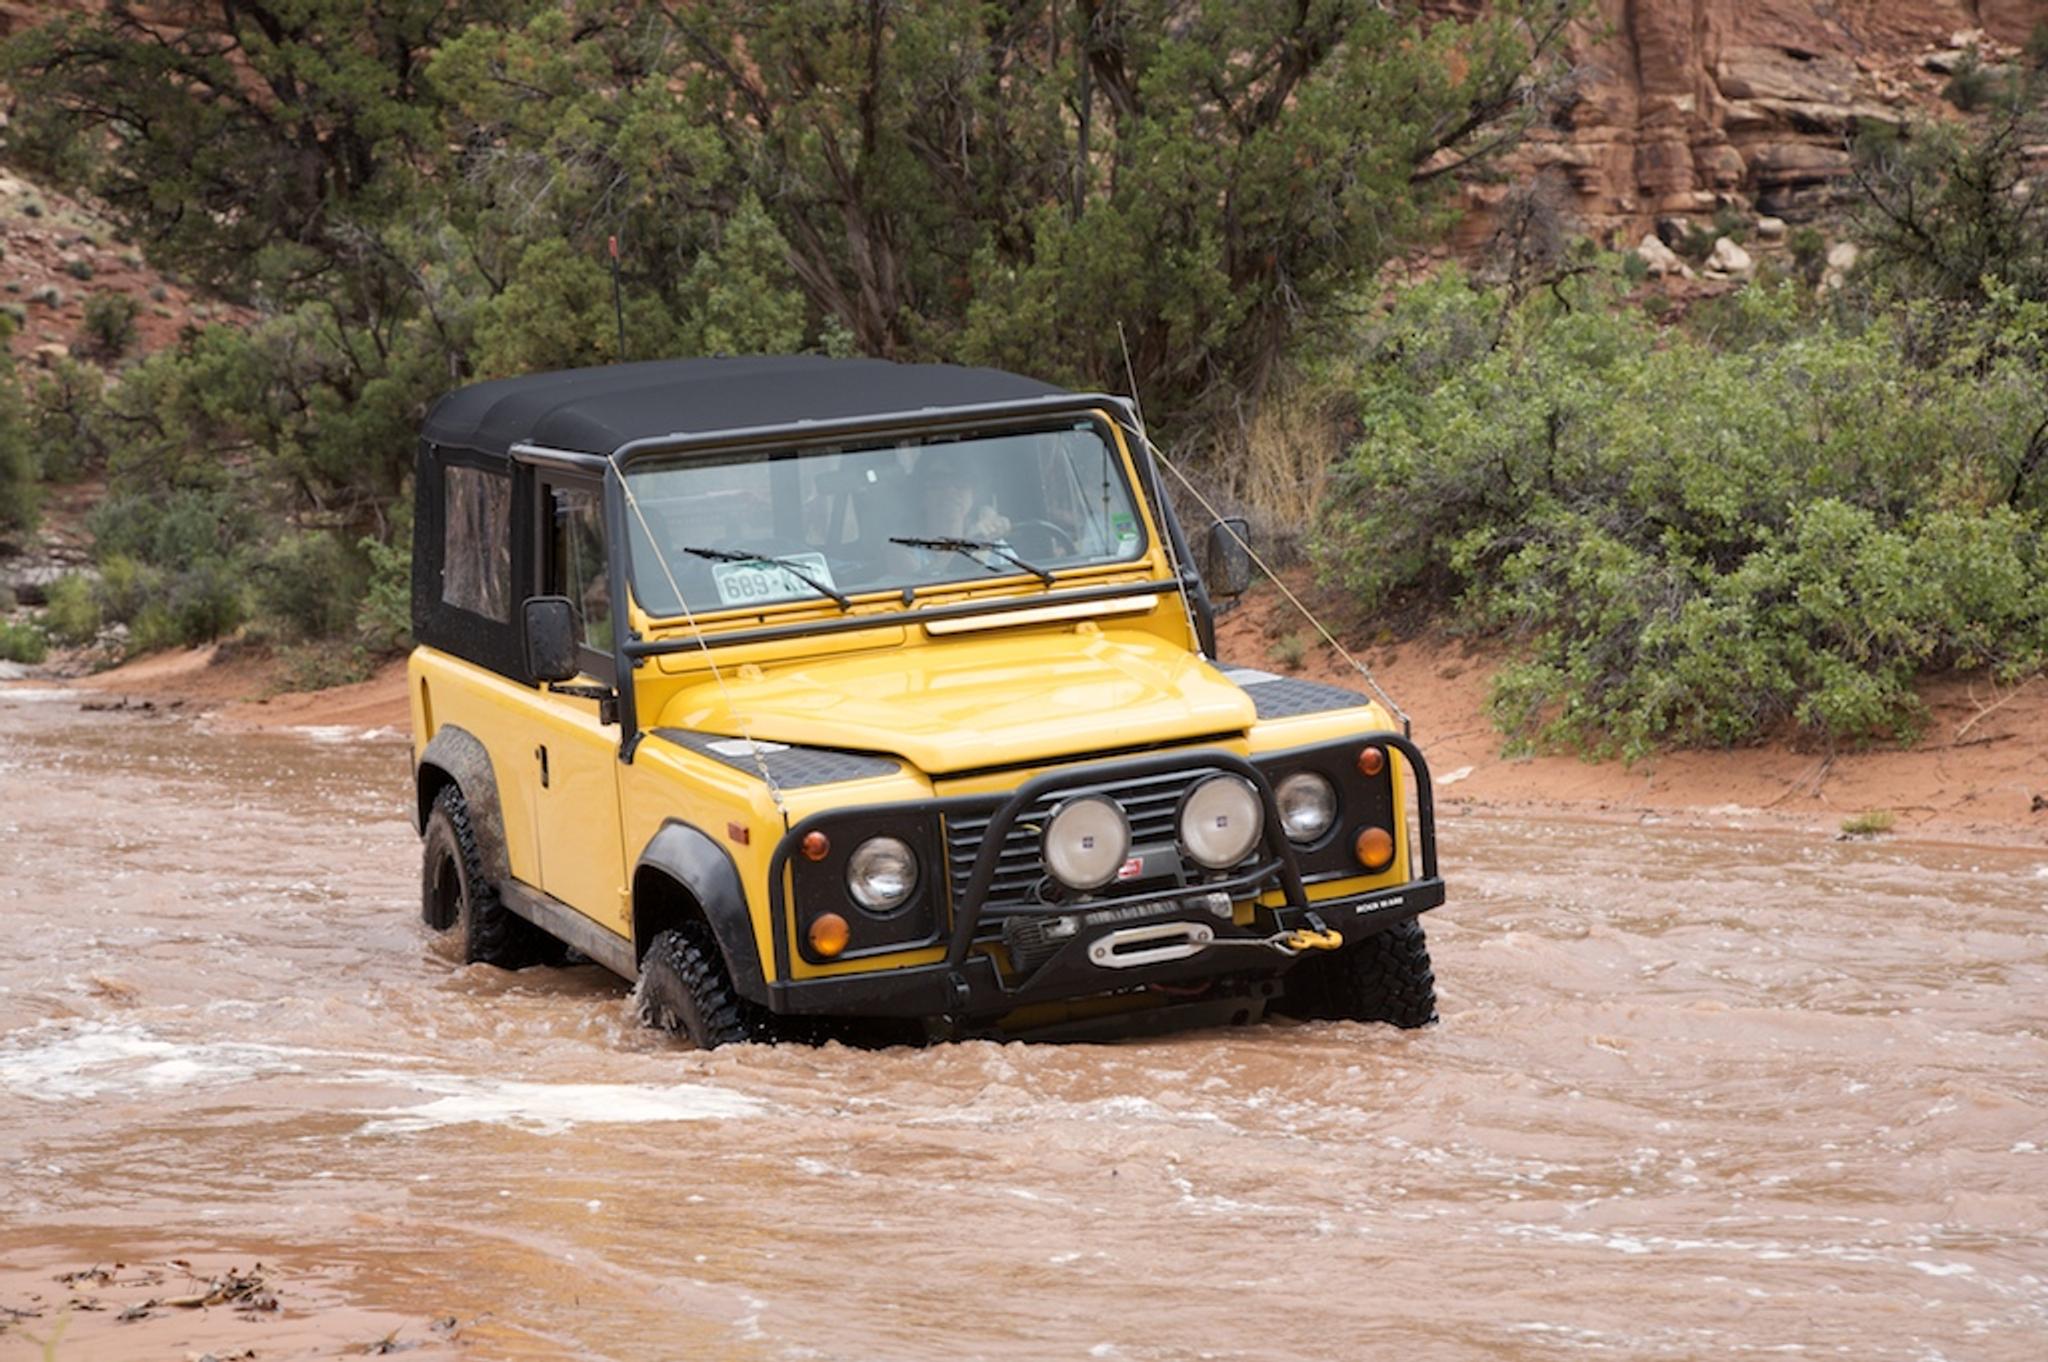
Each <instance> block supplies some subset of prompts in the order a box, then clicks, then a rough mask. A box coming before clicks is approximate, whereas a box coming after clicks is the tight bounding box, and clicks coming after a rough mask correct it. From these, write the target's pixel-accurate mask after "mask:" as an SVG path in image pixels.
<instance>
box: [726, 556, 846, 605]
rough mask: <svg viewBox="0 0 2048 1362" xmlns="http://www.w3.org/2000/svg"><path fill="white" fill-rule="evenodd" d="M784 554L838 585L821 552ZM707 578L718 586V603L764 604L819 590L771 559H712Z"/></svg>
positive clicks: (797, 563)
mask: <svg viewBox="0 0 2048 1362" xmlns="http://www.w3.org/2000/svg"><path fill="white" fill-rule="evenodd" d="M784 556H785V557H787V558H788V559H789V561H790V562H792V563H795V564H796V565H797V566H798V567H800V568H802V569H803V570H804V571H805V572H808V573H809V574H810V575H811V576H813V577H815V578H817V579H818V580H819V581H820V582H822V583H824V584H825V585H826V586H837V585H839V584H838V583H837V582H835V581H833V580H832V569H831V567H830V565H828V564H827V563H826V562H825V555H824V554H822V553H791V554H785V555H784ZM711 580H712V582H713V583H714V584H715V585H716V586H717V587H718V602H719V604H721V605H768V604H770V603H772V602H775V601H793V600H800V599H802V598H803V597H805V596H816V595H818V594H819V593H818V592H816V591H813V590H812V589H811V588H810V587H809V586H806V585H805V584H804V583H803V581H802V580H801V579H799V578H798V577H796V576H794V575H793V574H791V573H789V572H785V571H784V570H783V569H781V568H779V567H777V566H776V565H775V564H773V563H715V564H713V565H712V568H711Z"/></svg>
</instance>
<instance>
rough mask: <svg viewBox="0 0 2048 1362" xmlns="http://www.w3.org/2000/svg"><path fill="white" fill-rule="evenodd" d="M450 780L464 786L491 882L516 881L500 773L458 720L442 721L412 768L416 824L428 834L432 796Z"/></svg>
mask: <svg viewBox="0 0 2048 1362" xmlns="http://www.w3.org/2000/svg"><path fill="white" fill-rule="evenodd" d="M450 781H452V782H454V784H455V785H456V786H457V787H458V788H459V789H460V790H461V791H462V802H463V803H464V804H466V805H467V806H468V807H469V826H470V831H471V832H472V833H473V834H474V835H475V837H476V849H477V852H478V854H479V855H480V856H481V857H482V858H483V863H484V874H485V875H486V876H488V877H489V879H490V881H491V883H492V884H499V885H502V884H509V883H511V881H512V858H511V854H510V853H509V852H508V851H507V850H506V848H505V808H504V805H503V804H502V803H500V802H499V799H498V776H497V773H496V772H495V771H494V770H492V768H491V754H490V753H489V752H488V751H486V750H485V749H484V745H483V743H482V742H481V741H480V740H479V739H478V738H477V736H476V735H475V734H474V733H471V732H469V731H468V730H467V729H463V728H458V727H456V726H455V725H454V724H443V725H441V728H440V730H439V731H438V732H436V733H435V734H434V737H433V740H432V741H431V742H429V743H428V744H427V749H426V751H424V752H422V753H420V759H419V764H418V766H417V767H415V768H414V771H413V788H414V791H415V795H416V799H417V802H416V803H415V805H414V808H413V827H414V828H415V829H417V830H418V831H420V832H422V833H424V832H425V831H426V827H427V816H428V815H429V814H431V813H432V812H433V811H434V797H435V796H436V795H438V794H439V793H440V791H441V787H442V786H443V785H446V784H448V783H449V782H450Z"/></svg>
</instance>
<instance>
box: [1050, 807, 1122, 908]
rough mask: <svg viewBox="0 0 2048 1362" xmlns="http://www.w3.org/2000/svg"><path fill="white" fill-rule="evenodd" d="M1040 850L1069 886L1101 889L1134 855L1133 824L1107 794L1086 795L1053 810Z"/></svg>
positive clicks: (1059, 877) (1057, 874)
mask: <svg viewBox="0 0 2048 1362" xmlns="http://www.w3.org/2000/svg"><path fill="white" fill-rule="evenodd" d="M1039 850H1040V853H1041V854H1042V855H1043V856H1044V857H1045V868H1046V869H1047V870H1049V871H1051V872H1052V877H1053V878H1054V879H1056V880H1058V881H1059V882H1060V883H1061V884H1064V885H1065V886H1067V888H1069V889H1100V888H1102V886H1103V885H1105V884H1108V883H1109V882H1110V881H1111V880H1113V879H1115V878H1116V872H1117V871H1119V870H1121V869H1123V867H1124V862H1125V861H1126V860H1128V859H1129V858H1130V854H1131V825H1130V822H1129V820H1128V819H1126V818H1125V817H1124V811H1123V810H1122V809H1121V808H1118V807H1117V803H1116V801H1115V800H1113V799H1111V798H1109V797H1108V796H1107V795H1082V796H1081V797H1080V798H1078V799H1069V800H1068V801H1066V803H1064V804H1062V805H1060V806H1059V807H1058V808H1056V809H1054V810H1053V811H1052V817H1050V818H1048V819H1046V820H1045V834H1044V836H1043V837H1042V838H1041V839H1040V844H1039Z"/></svg>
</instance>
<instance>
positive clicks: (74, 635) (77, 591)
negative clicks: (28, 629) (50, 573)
mask: <svg viewBox="0 0 2048 1362" xmlns="http://www.w3.org/2000/svg"><path fill="white" fill-rule="evenodd" d="M100 621H101V613H100V602H99V597H98V595H97V593H96V592H95V591H94V590H93V584H92V580H91V579H90V578H88V577H83V576H80V575H79V574H78V573H75V572H74V573H70V574H68V575H67V576H63V577H59V578H58V579H57V580H56V581H54V582H52V583H51V584H50V595H49V604H48V605H47V606H46V607H45V608H44V610H43V628H44V629H46V630H48V631H49V634H50V637H52V638H54V639H56V640H57V641H58V642H59V643H70V644H79V643H90V642H92V641H93V639H94V638H96V637H98V635H99V632H100Z"/></svg>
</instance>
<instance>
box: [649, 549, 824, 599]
mask: <svg viewBox="0 0 2048 1362" xmlns="http://www.w3.org/2000/svg"><path fill="white" fill-rule="evenodd" d="M683 552H684V553H687V554H689V555H690V556H691V557H692V558H708V559H710V560H711V561H712V562H714V563H773V564H774V565H775V566H776V567H779V568H781V569H782V570H783V571H784V572H787V573H788V574H789V575H790V576H792V577H794V578H796V579H797V580H798V581H799V582H802V583H803V584H804V585H805V586H807V587H809V588H810V589H811V590H813V591H815V592H817V593H818V594H819V595H820V596H829V597H831V598H832V603H833V604H834V605H836V606H838V607H839V608H840V609H841V610H851V609H853V598H852V597H851V596H849V595H847V594H846V593H845V592H843V591H834V590H833V589H832V588H831V587H829V586H826V585H825V584H824V583H823V582H821V581H819V580H818V579H817V578H816V577H813V576H812V575H811V570H810V569H809V568H807V567H805V566H804V565H803V564H802V563H796V562H791V561H790V560H789V559H787V558H777V557H775V556H774V555H773V554H767V553H735V552H734V551H733V550H731V549H698V548H691V547H690V546H689V545H688V544H685V545H683Z"/></svg>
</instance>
